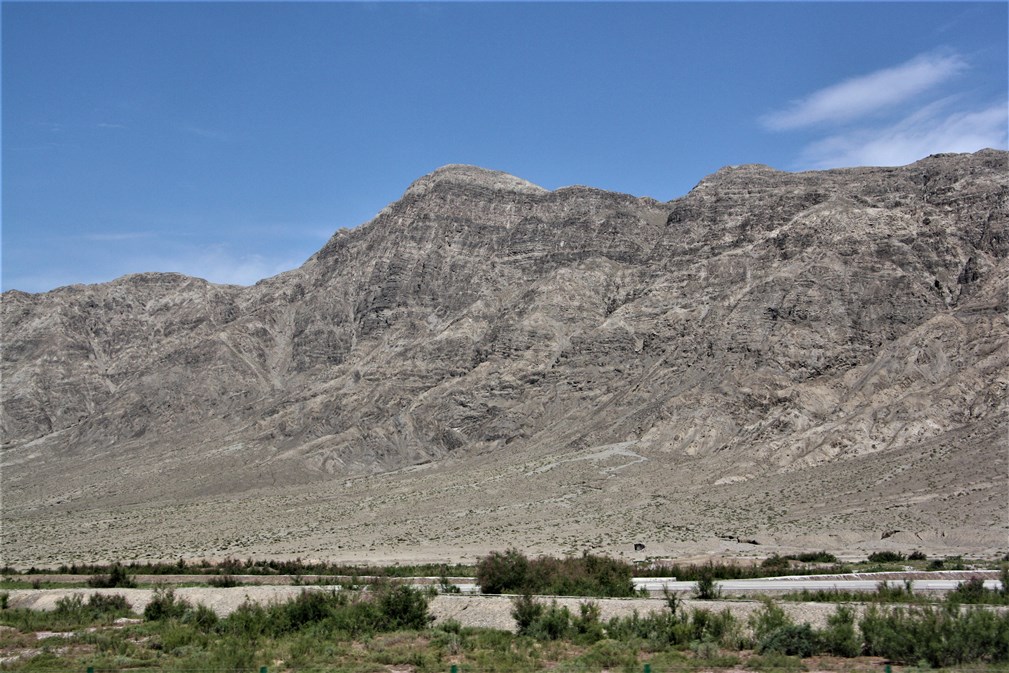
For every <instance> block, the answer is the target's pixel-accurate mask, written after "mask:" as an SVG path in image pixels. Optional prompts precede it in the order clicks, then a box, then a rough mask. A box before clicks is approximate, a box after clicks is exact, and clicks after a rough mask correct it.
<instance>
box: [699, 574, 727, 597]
mask: <svg viewBox="0 0 1009 673" xmlns="http://www.w3.org/2000/svg"><path fill="white" fill-rule="evenodd" d="M721 595H722V592H721V590H720V589H719V588H718V583H717V582H715V577H714V574H713V573H703V574H701V576H700V577H698V578H697V594H696V598H699V599H700V600H705V601H709V600H714V599H716V598H719V597H721Z"/></svg>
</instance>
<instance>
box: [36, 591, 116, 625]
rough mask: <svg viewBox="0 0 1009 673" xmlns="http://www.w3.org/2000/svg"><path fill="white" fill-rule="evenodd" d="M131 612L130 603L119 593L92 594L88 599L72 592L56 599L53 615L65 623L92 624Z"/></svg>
mask: <svg viewBox="0 0 1009 673" xmlns="http://www.w3.org/2000/svg"><path fill="white" fill-rule="evenodd" d="M130 612H131V610H130V604H129V603H128V602H127V600H126V598H125V597H124V596H121V595H119V594H113V595H109V596H106V595H104V594H92V595H91V596H89V597H88V600H87V601H85V600H84V597H83V596H82V595H81V594H71V595H70V596H64V597H63V598H60V599H59V600H57V601H56V609H55V610H53V616H54V617H55V618H57V619H58V620H60V621H62V622H64V623H77V624H90V623H92V622H97V621H105V622H107V621H111V620H112V619H114V618H116V617H122V616H124V615H128V614H130Z"/></svg>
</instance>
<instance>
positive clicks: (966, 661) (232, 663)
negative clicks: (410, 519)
mask: <svg viewBox="0 0 1009 673" xmlns="http://www.w3.org/2000/svg"><path fill="white" fill-rule="evenodd" d="M128 611H129V605H128V604H127V602H126V600H125V598H123V597H122V596H121V595H112V594H107V593H106V594H99V595H95V596H91V597H89V598H88V599H87V600H85V599H84V598H83V596H81V595H72V596H70V597H68V598H65V599H63V600H61V601H60V603H59V605H58V606H57V609H56V610H55V611H53V612H49V613H46V612H32V611H27V610H21V609H11V608H8V609H6V610H0V623H3V624H6V625H9V626H14V627H15V628H16V629H17V631H18V632H19V633H18V634H16V635H14V636H11V635H10V632H5V634H4V638H5V639H6V640H5V641H4V642H7V643H11V642H14V641H17V640H18V639H20V641H19V642H21V643H22V645H15V647H20V646H23V645H24V644H30V645H31V646H32V647H35V648H36V650H37V654H36V656H35V657H34V658H31V659H24V660H20V661H13V662H8V663H6V664H4V668H5V670H8V669H9V670H20V671H24V672H25V673H27V672H29V671H41V670H50V671H51V670H75V669H79V670H83V669H84V668H85V667H86V666H94V667H95V668H96V669H105V670H108V671H126V670H136V669H143V670H151V671H157V670H160V671H182V670H218V671H223V670H228V671H257V670H258V667H259V666H261V665H264V664H265V663H270V662H273V663H270V669H271V670H273V669H276V670H294V671H299V672H305V673H308V672H310V671H319V672H321V671H332V670H341V671H343V670H346V671H361V672H362V673H364V672H370V671H378V670H388V669H389V668H391V667H411V668H412V669H413V670H415V671H416V672H417V673H435V672H441V673H445V671H447V670H448V668H449V666H450V664H453V663H458V664H461V665H462V670H463V671H466V670H469V671H481V672H483V671H486V672H488V673H495V672H498V671H500V672H502V673H504V672H509V673H526V672H527V671H528V672H530V673H531V672H532V671H541V670H546V669H555V670H558V671H602V670H610V671H618V670H623V671H632V670H633V671H640V670H641V664H642V663H644V662H649V663H651V664H652V667H653V670H655V671H656V672H657V673H659V672H660V671H663V670H668V669H673V668H675V669H676V670H691V669H701V668H704V669H711V668H733V667H738V666H744V667H746V668H748V669H752V670H761V671H763V670H767V671H772V670H775V671H778V670H796V671H798V670H802V666H803V664H802V661H801V657H808V656H810V655H834V656H840V657H853V656H858V655H860V654H868V655H873V656H882V657H886V658H887V659H889V660H890V661H893V662H894V663H900V664H908V665H922V664H923V663H927V664H928V665H930V666H937V667H938V666H943V667H951V666H965V665H970V666H977V665H982V666H1003V667H1004V666H1006V665H1007V664H1009V612H1007V611H1004V610H1001V609H999V608H991V607H983V606H959V605H957V604H955V603H947V604H944V605H942V606H937V607H935V606H921V607H919V606H911V607H893V606H887V605H872V606H870V607H869V608H868V609H867V610H866V611H865V613H864V614H863V615H862V617H861V618H858V617H857V615H856V612H855V608H854V607H852V606H846V605H839V606H837V608H836V610H835V612H834V614H832V615H831V616H830V618H829V619H828V623H827V625H826V627H825V628H822V629H817V628H813V627H812V626H810V625H809V624H805V623H803V624H796V623H795V622H794V621H793V620H792V619H791V618H790V617H789V615H788V613H787V612H786V611H785V610H784V609H782V607H781V606H780V605H778V604H776V603H775V602H773V601H771V600H766V601H765V602H764V604H763V605H762V606H761V608H760V609H758V610H756V611H755V612H753V613H752V614H751V616H750V618H749V619H748V620H746V622H745V623H744V622H742V621H741V620H739V619H737V618H736V617H734V616H733V614H732V613H731V612H730V611H728V610H721V611H714V610H709V609H704V608H695V609H691V610H686V609H684V608H682V605H681V604H680V603H679V602H678V600H677V599H676V598H675V597H674V596H671V595H670V596H668V597H667V605H666V609H665V610H662V611H659V612H655V613H649V614H647V615H644V616H642V615H640V614H638V613H634V614H632V615H631V616H628V617H623V618H614V619H610V620H608V621H603V620H602V619H601V616H600V612H601V611H600V609H599V607H598V605H596V604H595V603H593V602H591V601H587V602H583V603H581V604H580V605H579V607H578V610H577V611H574V610H571V609H569V608H568V607H567V606H563V605H559V604H558V603H557V602H556V601H551V602H549V603H547V602H543V601H540V600H538V599H535V598H533V597H532V596H529V595H525V596H520V597H517V598H515V599H514V600H513V616H514V617H515V619H516V624H517V627H518V633H517V634H512V633H509V632H504V631H494V630H487V629H469V628H462V627H461V626H460V625H459V623H458V622H452V621H448V622H446V623H444V624H441V625H440V626H438V627H436V628H432V627H431V617H430V615H429V613H428V594H426V593H424V592H421V591H417V590H415V589H412V588H410V587H407V586H389V585H385V586H377V587H372V588H371V589H369V590H366V591H360V592H349V591H325V590H315V591H310V590H306V591H303V592H302V593H301V594H300V595H298V596H297V597H296V598H294V599H292V600H290V601H288V602H286V603H275V604H269V605H257V604H252V603H248V602H247V603H246V604H244V605H243V606H242V607H241V608H239V609H238V610H237V611H235V612H234V613H233V614H231V615H229V616H228V617H226V618H218V617H217V616H216V615H215V614H214V613H213V612H212V611H211V610H210V609H208V608H206V607H204V606H193V605H191V604H190V603H188V602H186V601H184V600H182V599H180V598H178V597H177V596H175V595H174V594H173V593H172V592H171V591H169V590H161V591H159V592H157V594H156V595H155V597H154V598H153V600H151V601H150V602H149V603H148V606H147V608H146V609H145V612H144V617H145V621H144V623H142V624H127V625H116V627H115V628H113V627H112V626H111V625H112V621H113V620H114V619H115V618H116V617H118V616H123V615H125V614H128ZM44 630H54V631H72V633H69V634H64V635H68V636H69V637H63V636H60V637H58V638H57V637H51V638H50V639H49V640H43V641H41V643H42V644H41V645H37V644H36V643H37V642H38V639H37V638H36V637H35V632H38V631H44ZM9 646H10V645H9V644H8V645H0V647H9ZM751 651H752V653H753V654H750V653H749V652H751ZM846 666H847V664H845V665H844V667H846Z"/></svg>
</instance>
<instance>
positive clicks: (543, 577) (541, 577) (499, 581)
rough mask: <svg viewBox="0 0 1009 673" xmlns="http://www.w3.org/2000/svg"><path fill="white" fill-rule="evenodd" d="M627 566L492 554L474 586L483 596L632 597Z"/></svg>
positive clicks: (588, 557)
mask: <svg viewBox="0 0 1009 673" xmlns="http://www.w3.org/2000/svg"><path fill="white" fill-rule="evenodd" d="M632 575H633V568H632V566H631V565H630V564H627V563H625V562H623V561H618V560H616V559H611V558H607V557H605V556H596V555H593V554H588V553H586V554H582V555H581V556H571V557H567V558H563V559H557V558H553V557H549V556H542V557H540V558H537V559H534V560H529V559H527V558H526V557H525V556H524V555H522V554H521V553H520V552H519V551H518V550H515V549H509V550H508V551H506V552H504V553H501V552H493V553H491V554H489V555H488V556H485V557H484V558H482V559H480V562H479V563H478V564H477V575H476V579H477V584H479V585H480V590H481V591H482V592H483V593H485V594H497V593H516V594H524V593H529V594H553V595H559V596H596V597H600V598H602V597H620V596H633V595H635V589H634V583H633V582H632V581H631V577H632Z"/></svg>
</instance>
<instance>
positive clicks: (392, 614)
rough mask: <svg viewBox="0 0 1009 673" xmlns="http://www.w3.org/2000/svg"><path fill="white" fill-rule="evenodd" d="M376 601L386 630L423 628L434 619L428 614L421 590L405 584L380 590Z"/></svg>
mask: <svg viewBox="0 0 1009 673" xmlns="http://www.w3.org/2000/svg"><path fill="white" fill-rule="evenodd" d="M378 603H379V608H380V610H381V612H382V617H383V619H384V624H383V626H384V629H385V630H387V631H398V630H400V629H425V628H427V626H428V624H430V623H431V621H432V620H433V619H434V617H432V616H431V615H429V614H428V611H427V597H426V596H425V595H424V594H423V592H421V591H418V590H417V589H414V588H413V587H409V586H407V585H405V584H402V585H399V586H396V587H393V588H392V589H389V590H386V591H384V592H382V593H381V594H380V595H379V598H378Z"/></svg>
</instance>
